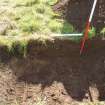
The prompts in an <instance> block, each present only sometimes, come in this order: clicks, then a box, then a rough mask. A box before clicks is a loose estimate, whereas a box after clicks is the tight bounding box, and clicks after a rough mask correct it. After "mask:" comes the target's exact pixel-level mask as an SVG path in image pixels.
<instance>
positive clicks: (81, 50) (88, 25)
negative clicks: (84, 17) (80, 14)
mask: <svg viewBox="0 0 105 105" xmlns="http://www.w3.org/2000/svg"><path fill="white" fill-rule="evenodd" d="M89 29H90V22H89V21H88V22H87V25H86V30H85V33H84V37H83V40H82V45H81V49H80V54H82V52H83V49H84V46H85V42H86V40H87V39H88V32H89Z"/></svg>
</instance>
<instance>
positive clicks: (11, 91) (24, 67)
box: [0, 38, 105, 105]
mask: <svg viewBox="0 0 105 105" xmlns="http://www.w3.org/2000/svg"><path fill="white" fill-rule="evenodd" d="M47 45H48V46H44V45H42V44H41V43H37V42H34V41H30V43H29V45H28V55H27V57H26V58H18V57H13V56H12V57H9V56H8V57H7V58H6V56H5V57H3V54H5V53H3V51H1V50H0V54H2V57H1V56H0V57H1V59H2V62H5V60H4V59H6V63H4V65H2V66H0V87H1V89H0V91H2V92H0V97H2V98H0V102H11V101H13V102H15V101H16V100H17V101H18V102H22V103H23V104H24V105H26V103H28V102H29V101H31V102H36V101H37V97H41V98H42V100H46V102H47V104H48V105H68V104H70V103H72V102H73V101H96V100H100V101H101V100H105V41H104V40H101V39H99V38H95V39H92V40H90V41H88V42H87V45H88V47H87V49H86V50H85V52H84V54H83V55H80V54H79V48H80V44H79V43H74V42H71V41H67V40H66V41H61V40H56V41H55V43H52V42H50V41H48V42H47ZM5 55H6V54H5ZM3 60H4V61H3Z"/></svg>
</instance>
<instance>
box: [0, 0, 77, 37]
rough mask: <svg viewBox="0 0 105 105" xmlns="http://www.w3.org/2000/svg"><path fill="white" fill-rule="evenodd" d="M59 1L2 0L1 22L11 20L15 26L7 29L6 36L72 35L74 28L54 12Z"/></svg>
mask: <svg viewBox="0 0 105 105" xmlns="http://www.w3.org/2000/svg"><path fill="white" fill-rule="evenodd" d="M56 2H57V0H24V1H23V0H8V1H7V0H1V1H0V3H1V5H3V4H6V6H5V7H4V8H2V11H4V12H3V13H1V16H0V21H1V22H2V21H5V20H9V21H10V23H11V24H12V25H13V26H14V27H13V28H12V29H10V28H9V29H7V30H6V33H5V35H13V36H15V35H31V34H33V33H37V34H38V35H39V34H48V35H50V34H51V33H72V32H74V31H75V29H74V27H73V26H72V25H71V24H69V23H67V22H66V21H65V20H62V19H61V18H59V17H60V14H58V13H55V12H54V11H53V10H52V7H51V5H54V3H56Z"/></svg>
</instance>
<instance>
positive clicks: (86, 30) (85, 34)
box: [80, 0, 98, 54]
mask: <svg viewBox="0 0 105 105" xmlns="http://www.w3.org/2000/svg"><path fill="white" fill-rule="evenodd" d="M97 1H98V0H94V3H93V7H92V10H91V13H90V17H89V19H88V21H87V25H86V29H85V33H84V37H83V40H82V44H81V48H80V54H82V52H83V50H84V47H85V42H86V40H87V38H88V33H89V29H90V24H91V21H92V19H93V15H94V11H95V8H96V5H97Z"/></svg>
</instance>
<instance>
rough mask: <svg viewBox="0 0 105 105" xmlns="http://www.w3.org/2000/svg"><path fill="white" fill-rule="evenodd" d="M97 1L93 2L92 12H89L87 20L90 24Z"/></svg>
mask: <svg viewBox="0 0 105 105" xmlns="http://www.w3.org/2000/svg"><path fill="white" fill-rule="evenodd" d="M97 1H98V0H94V4H93V7H92V11H91V14H90V18H89V22H90V23H91V21H92V18H93V14H94V11H95V8H96V4H97Z"/></svg>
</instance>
